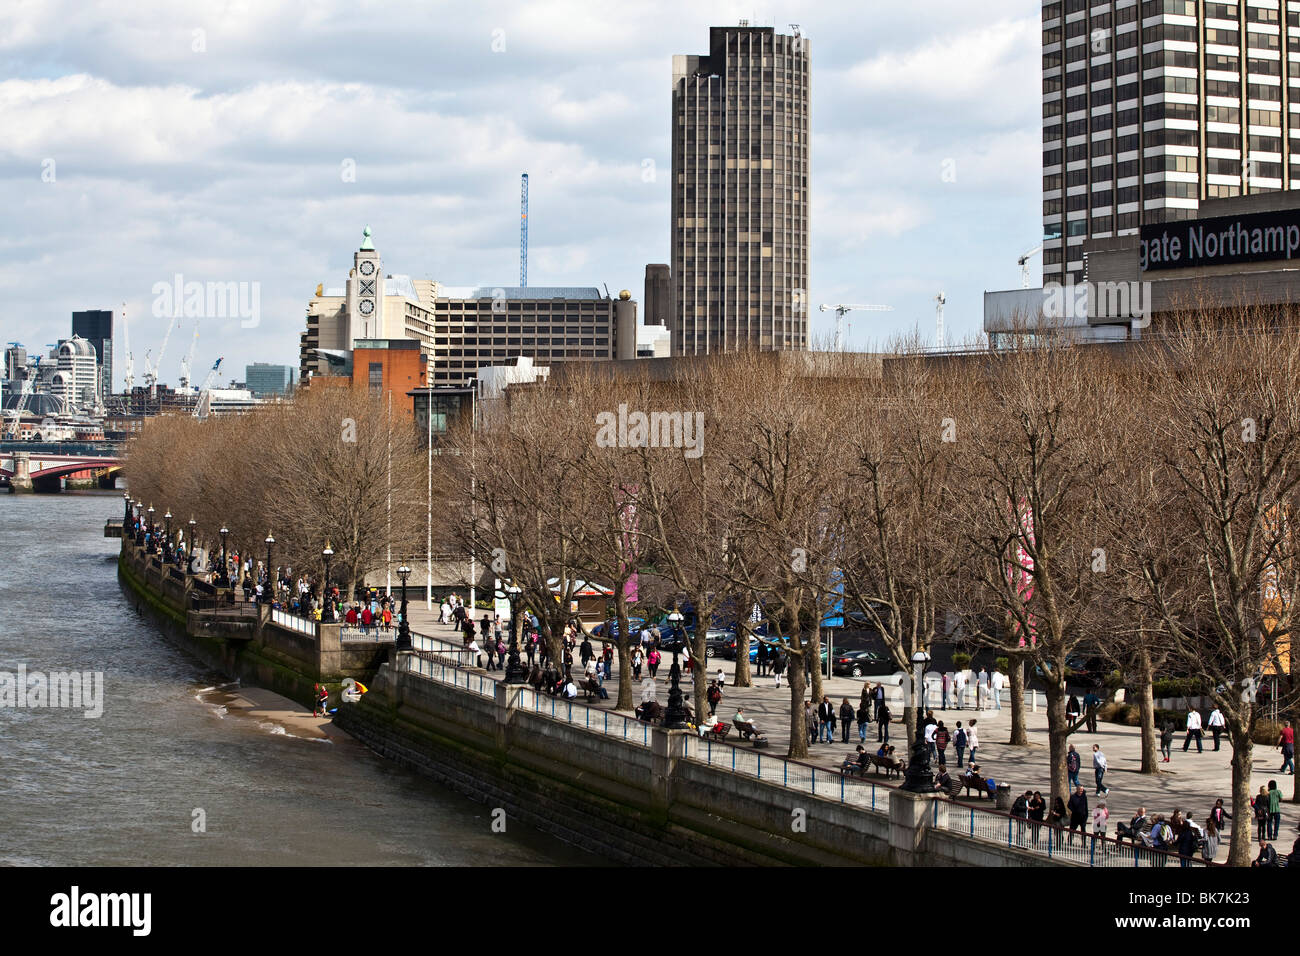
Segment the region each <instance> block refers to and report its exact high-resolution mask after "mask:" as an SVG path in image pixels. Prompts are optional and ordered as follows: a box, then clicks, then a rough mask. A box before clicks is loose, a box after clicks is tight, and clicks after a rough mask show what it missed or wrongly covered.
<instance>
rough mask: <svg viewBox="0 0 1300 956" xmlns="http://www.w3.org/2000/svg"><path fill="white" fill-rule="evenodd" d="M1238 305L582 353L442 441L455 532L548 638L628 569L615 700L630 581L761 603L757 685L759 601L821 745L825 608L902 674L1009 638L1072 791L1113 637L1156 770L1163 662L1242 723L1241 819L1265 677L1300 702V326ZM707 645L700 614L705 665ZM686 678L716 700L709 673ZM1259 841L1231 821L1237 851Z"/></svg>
mask: <svg viewBox="0 0 1300 956" xmlns="http://www.w3.org/2000/svg"><path fill="white" fill-rule="evenodd" d="M1240 318H1241V320H1242V324H1241V327H1240V328H1237V329H1232V330H1225V329H1223V328H1222V327H1221V326H1220V327H1216V328H1214V329H1208V328H1198V327H1196V326H1194V325H1192V324H1190V323H1188V324H1186V325H1185V326H1184V327H1180V328H1179V329H1177V330H1176V332H1175V333H1174V334H1170V335H1168V336H1165V337H1162V338H1161V339H1159V340H1157V341H1156V342H1154V343H1153V344H1151V345H1139V344H1130V345H1128V346H1124V347H1117V348H1113V349H1112V348H1107V347H1097V346H1072V345H1071V344H1069V343H1068V342H1065V341H1063V340H1058V341H1056V342H1055V343H1054V344H1043V343H1041V342H1038V343H1032V344H1026V345H1024V346H1023V347H1019V348H1012V349H1009V350H1007V351H1004V352H999V353H996V354H994V353H988V354H986V355H983V356H976V357H964V358H960V359H958V358H948V359H940V358H937V357H926V356H925V355H923V354H919V353H916V352H908V351H906V350H904V351H901V352H900V353H899V354H897V355H895V356H891V357H889V358H888V359H886V360H884V361H883V362H880V363H877V364H875V365H874V366H873V365H871V364H869V363H864V362H863V361H862V359H863V357H861V356H837V355H802V356H791V355H785V356H772V355H759V354H753V355H749V354H742V355H729V356H723V357H719V358H716V359H712V360H706V361H702V362H700V363H697V364H694V365H690V366H687V368H689V370H690V371H689V372H683V373H682V374H681V375H680V377H677V378H673V379H671V380H667V381H652V380H651V379H650V378H648V377H647V376H645V375H644V374H642V375H641V376H640V377H637V376H627V375H623V376H618V377H616V376H614V375H611V374H609V372H608V370H607V369H604V368H601V367H594V366H593V367H591V368H584V369H574V368H570V369H568V370H567V373H566V374H565V375H564V376H563V377H562V378H561V379H560V380H558V381H557V382H555V383H552V384H547V385H539V386H536V387H531V388H528V389H522V390H514V391H513V392H512V394H511V395H510V397H509V399H508V401H507V400H502V401H500V402H497V403H494V404H493V407H489V408H486V409H484V410H483V411H482V413H481V414H480V416H479V428H478V430H477V431H476V432H475V433H473V434H472V435H471V433H470V431H469V430H468V429H466V430H463V431H461V432H457V433H453V434H452V435H451V436H450V437H449V440H448V443H447V446H446V447H445V449H444V451H445V452H446V453H445V454H442V455H440V456H439V458H438V460H437V463H436V465H435V467H436V469H437V475H436V478H435V487H436V488H438V489H440V492H439V493H440V495H441V496H442V500H443V502H444V505H443V507H441V508H440V509H439V511H440V512H441V513H442V514H443V515H444V516H446V517H448V518H449V519H451V520H449V521H448V522H447V523H446V525H445V526H444V527H443V529H442V534H443V535H444V536H445V537H446V538H450V539H453V540H455V541H456V542H457V545H456V546H458V547H460V548H464V549H466V550H467V551H469V552H471V553H473V554H475V555H476V556H477V557H478V558H479V560H481V561H482V562H483V563H484V564H485V565H487V566H491V565H493V564H494V563H495V567H496V569H497V571H498V572H499V576H500V577H501V578H503V579H509V580H510V581H511V582H512V583H513V584H514V585H515V586H517V587H519V588H521V590H522V591H523V592H524V595H525V600H526V602H527V603H528V604H529V605H530V606H531V607H533V608H536V609H538V610H539V616H540V617H541V618H542V630H543V633H544V635H545V636H546V638H547V639H548V640H550V641H552V642H553V646H552V652H553V653H556V652H557V651H558V642H559V640H560V634H561V631H562V627H563V624H564V623H565V622H566V621H568V620H569V619H570V615H569V613H568V602H569V599H570V598H571V596H572V594H573V592H574V589H575V588H576V587H577V586H578V584H579V583H580V582H588V581H595V582H598V583H601V584H603V585H605V586H607V587H609V588H611V589H612V594H613V596H612V598H611V604H612V605H613V612H614V617H615V619H616V622H617V623H616V625H615V627H614V633H615V634H616V635H617V644H618V653H619V655H620V661H621V662H622V663H623V664H624V666H623V667H622V668H621V669H620V686H619V696H618V706H620V707H630V706H631V704H632V702H633V696H632V688H631V686H630V683H629V677H628V675H629V669H628V667H627V666H626V664H627V656H628V654H629V642H628V634H629V630H630V625H629V620H628V619H629V617H630V616H632V614H633V613H634V611H635V610H636V609H637V608H636V603H637V602H634V601H633V600H632V599H631V598H630V597H629V587H628V585H629V582H631V581H633V580H635V581H636V582H638V584H639V585H640V587H639V593H638V594H637V601H639V602H640V604H642V605H654V606H659V607H671V606H673V605H674V604H677V603H683V604H686V603H688V604H690V605H692V606H693V607H694V609H695V611H696V613H697V615H698V619H699V621H700V622H701V624H702V625H703V624H707V622H709V621H710V620H711V619H713V617H714V616H715V615H717V616H720V617H723V618H725V619H727V620H728V621H731V622H735V623H737V624H739V625H741V627H742V638H743V639H742V642H741V645H742V646H741V647H740V649H739V652H738V655H737V656H738V661H737V665H738V673H737V681H738V682H739V683H742V684H743V683H746V682H747V681H748V670H747V667H746V663H747V660H748V647H747V645H748V638H747V636H746V635H745V633H744V628H745V626H746V623H747V619H748V609H749V608H750V607H751V606H752V604H754V603H758V604H760V605H761V606H762V608H763V611H764V615H765V618H766V621H767V624H768V639H769V640H772V641H774V642H777V643H779V644H780V645H781V648H782V650H783V652H784V653H785V654H786V655H787V656H788V658H789V662H790V666H789V675H790V681H789V688H790V741H791V742H790V751H789V753H790V756H792V757H802V756H805V755H806V752H807V743H806V741H807V734H806V728H805V727H804V711H803V701H804V699H805V697H806V695H807V693H808V688H807V687H806V686H805V677H804V674H805V667H804V662H805V661H807V662H810V663H811V664H812V667H811V668H810V669H809V671H810V673H811V674H812V675H814V681H815V682H816V681H819V679H820V678H819V675H820V668H819V667H818V666H817V662H818V654H819V648H820V640H821V635H820V633H819V626H818V622H820V621H821V620H822V619H823V616H824V615H825V614H826V613H827V612H828V611H829V610H830V609H831V608H832V607H835V606H837V605H838V603H839V602H841V601H842V604H843V608H844V610H846V611H848V612H856V614H857V615H858V616H859V617H860V618H865V619H866V620H867V621H869V622H870V623H871V624H872V625H874V627H875V629H876V630H878V631H879V633H880V635H881V636H882V638H883V640H884V643H885V645H886V647H887V648H888V650H889V653H890V654H891V655H892V657H893V659H894V662H895V663H896V664H897V666H898V667H899V669H900V670H904V671H907V670H910V668H911V664H910V659H911V656H912V654H913V653H914V652H915V651H923V650H927V649H928V648H930V647H931V646H932V645H933V644H934V643H935V642H936V641H953V640H960V641H965V642H971V643H974V644H978V645H981V646H985V647H990V648H993V649H995V650H996V651H997V652H998V654H999V656H1007V657H1008V658H1009V659H1010V660H1011V661H1012V667H1011V668H1010V671H1011V673H1010V676H1011V679H1012V694H1013V703H1014V704H1015V706H1014V707H1013V727H1012V736H1011V742H1012V743H1017V744H1018V743H1025V742H1026V736H1025V729H1024V717H1023V707H1022V706H1021V701H1022V700H1023V692H1024V682H1025V674H1026V672H1027V669H1028V668H1034V669H1035V671H1036V673H1037V674H1038V675H1039V677H1040V679H1041V684H1042V687H1043V690H1044V693H1045V696H1046V700H1047V720H1048V738H1049V743H1050V764H1051V772H1052V784H1051V789H1052V796H1053V797H1055V796H1066V795H1068V794H1067V788H1066V769H1065V755H1066V751H1067V746H1068V738H1069V735H1070V734H1071V733H1072V732H1073V731H1074V730H1075V725H1074V724H1072V723H1071V721H1070V720H1069V719H1067V716H1066V701H1067V699H1068V692H1067V686H1066V679H1067V670H1068V665H1067V661H1068V660H1069V659H1070V658H1072V657H1073V656H1074V655H1076V654H1078V653H1085V652H1086V653H1089V654H1092V653H1101V654H1105V655H1107V656H1109V657H1110V658H1111V659H1112V660H1114V661H1115V662H1116V665H1117V667H1119V668H1120V669H1122V670H1123V671H1124V672H1125V673H1126V674H1127V675H1129V677H1130V680H1132V681H1133V684H1134V691H1135V692H1136V694H1137V698H1138V701H1139V705H1140V707H1141V711H1142V721H1143V739H1144V751H1146V752H1147V753H1146V759H1145V760H1144V769H1145V770H1147V771H1148V772H1158V770H1157V767H1156V764H1155V756H1154V749H1155V748H1154V739H1155V736H1154V708H1153V706H1152V699H1151V683H1152V677H1153V675H1154V674H1155V673H1156V672H1157V670H1160V669H1163V671H1167V672H1173V673H1179V674H1183V675H1185V676H1187V677H1188V678H1189V679H1191V680H1193V681H1196V682H1198V683H1200V684H1202V685H1203V686H1205V687H1206V688H1207V689H1208V694H1209V696H1210V697H1211V698H1212V699H1213V700H1214V702H1215V704H1216V705H1217V706H1218V707H1219V709H1220V710H1221V711H1222V712H1223V714H1224V716H1225V718H1226V720H1227V725H1228V736H1229V739H1230V740H1231V742H1232V746H1233V752H1234V756H1233V781H1232V786H1233V804H1234V812H1235V813H1239V814H1246V815H1247V816H1248V815H1249V813H1248V810H1247V807H1248V803H1249V793H1248V787H1249V783H1250V768H1251V753H1252V746H1253V745H1252V732H1253V731H1254V729H1255V727H1256V724H1257V722H1258V721H1259V720H1260V717H1261V708H1260V707H1259V706H1258V702H1257V701H1256V699H1255V690H1256V688H1257V687H1258V686H1259V683H1260V679H1261V677H1262V675H1264V674H1265V673H1276V674H1279V675H1281V676H1282V678H1283V682H1282V689H1283V691H1284V699H1283V700H1282V701H1281V704H1282V707H1283V709H1284V710H1286V709H1287V708H1289V707H1290V705H1291V704H1292V702H1293V701H1294V697H1295V695H1294V691H1293V689H1292V688H1293V683H1292V682H1291V681H1290V679H1289V674H1288V673H1287V672H1288V669H1289V668H1288V663H1289V662H1288V661H1287V659H1286V655H1285V651H1286V648H1287V646H1288V645H1289V635H1290V631H1291V629H1292V626H1293V614H1294V611H1293V603H1292V599H1293V597H1294V596H1295V595H1296V594H1297V593H1300V591H1297V585H1298V584H1300V582H1297V581H1296V580H1295V578H1296V575H1297V574H1300V562H1297V561H1295V560H1294V555H1293V548H1294V547H1295V543H1294V539H1293V536H1292V535H1291V533H1290V524H1289V516H1290V515H1291V514H1293V513H1300V512H1297V511H1296V510H1295V508H1294V506H1295V504H1296V501H1295V498H1296V490H1297V482H1300V445H1298V444H1297V443H1298V442H1300V406H1298V405H1297V398H1296V397H1295V396H1296V391H1295V387H1294V386H1295V382H1296V380H1297V378H1296V376H1297V373H1298V372H1300V334H1297V333H1296V332H1294V331H1291V330H1278V329H1273V330H1268V331H1265V332H1254V331H1251V330H1250V325H1249V323H1250V320H1251V319H1252V318H1253V317H1252V316H1248V315H1242V316H1241V317H1240ZM638 413H641V414H643V415H644V416H645V418H646V421H644V422H642V421H641V420H640V418H639V417H638ZM696 421H698V422H699V423H700V433H699V434H698V435H696V434H695V433H694V431H693V430H692V428H690V427H688V426H690V425H693V424H694V423H695V422H696ZM611 422H612V423H615V424H614V426H611V424H610V423H611ZM643 424H644V425H645V426H646V427H645V428H642V427H641V426H642V425H643ZM692 439H698V441H696V442H695V443H694V444H693V443H692ZM704 640H705V627H704V626H700V627H697V629H696V632H695V635H694V642H695V646H694V648H693V649H692V654H693V656H695V657H697V658H698V659H703V657H704ZM693 676H694V697H695V701H694V703H695V707H696V708H697V710H699V709H701V708H703V707H705V706H706V705H705V701H704V694H705V683H706V680H707V677H706V674H705V672H704V669H703V668H697V669H695V671H694V675H693ZM812 690H813V692H814V693H819V692H820V687H819V686H814V687H813V688H812ZM907 720H908V723H909V727H911V726H914V723H913V721H914V714H913V712H912V711H911V708H910V707H909V709H908V713H907ZM1248 839H1249V830H1248V828H1246V827H1239V828H1236V830H1235V831H1234V834H1233V842H1232V846H1231V855H1230V858H1231V860H1232V861H1233V862H1234V863H1241V862H1243V861H1245V860H1246V859H1247V858H1248V855H1249V845H1248V842H1247V841H1248Z"/></svg>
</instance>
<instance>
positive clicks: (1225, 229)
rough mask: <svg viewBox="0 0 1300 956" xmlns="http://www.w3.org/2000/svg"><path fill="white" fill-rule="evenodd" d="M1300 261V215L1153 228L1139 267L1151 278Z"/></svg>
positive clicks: (1146, 229) (1145, 233) (1146, 233)
mask: <svg viewBox="0 0 1300 956" xmlns="http://www.w3.org/2000/svg"><path fill="white" fill-rule="evenodd" d="M1295 258H1300V209H1287V210H1280V211H1277V212H1258V213H1254V214H1252V215H1247V216H1216V217H1212V218H1208V219H1182V220H1178V221H1175V222H1160V223H1151V224H1149V225H1145V226H1143V227H1142V233H1141V236H1140V242H1139V243H1138V261H1139V264H1140V266H1141V268H1142V269H1143V270H1144V271H1147V272H1156V271H1159V270H1163V269H1193V268H1200V267H1203V266H1219V265H1230V264H1232V263H1238V262H1273V261H1276V260H1289V259H1295Z"/></svg>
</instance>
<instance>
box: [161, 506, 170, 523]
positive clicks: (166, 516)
mask: <svg viewBox="0 0 1300 956" xmlns="http://www.w3.org/2000/svg"><path fill="white" fill-rule="evenodd" d="M163 517H164V518H166V519H167V520H168V521H171V520H172V510H171V509H170V508H168V509H167V513H166V514H165V515H163Z"/></svg>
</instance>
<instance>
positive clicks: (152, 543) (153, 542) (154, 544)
mask: <svg viewBox="0 0 1300 956" xmlns="http://www.w3.org/2000/svg"><path fill="white" fill-rule="evenodd" d="M147 514H148V515H149V517H148V519H147V523H148V528H149V531H150V533H151V535H152V537H151V538H150V540H149V553H150V554H153V553H154V550H155V549H157V547H158V529H157V528H155V527H154V524H153V505H150V506H149V511H148V512H147Z"/></svg>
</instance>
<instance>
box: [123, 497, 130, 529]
mask: <svg viewBox="0 0 1300 956" xmlns="http://www.w3.org/2000/svg"><path fill="white" fill-rule="evenodd" d="M122 505H123V507H124V508H125V509H126V510H125V511H124V512H122V527H124V528H125V527H126V526H127V525H128V524H130V522H131V492H129V491H124V492H122Z"/></svg>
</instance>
